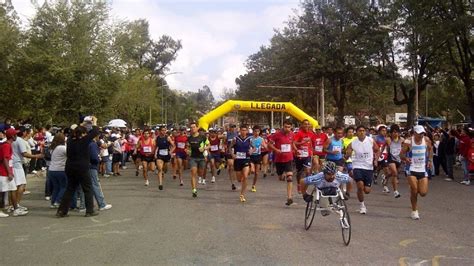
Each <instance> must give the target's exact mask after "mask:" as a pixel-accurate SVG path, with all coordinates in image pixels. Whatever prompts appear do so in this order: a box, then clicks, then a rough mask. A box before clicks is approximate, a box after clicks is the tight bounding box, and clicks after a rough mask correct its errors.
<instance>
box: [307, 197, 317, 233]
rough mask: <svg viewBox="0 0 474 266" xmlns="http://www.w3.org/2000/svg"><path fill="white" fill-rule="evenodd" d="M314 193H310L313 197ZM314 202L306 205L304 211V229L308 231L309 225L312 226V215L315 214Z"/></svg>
mask: <svg viewBox="0 0 474 266" xmlns="http://www.w3.org/2000/svg"><path fill="white" fill-rule="evenodd" d="M314 192H315V191H314V190H313V192H312V193H311V195H312V196H313V197H314V194H315V193H314ZM316 206H317V205H316V202H315V201H314V200H312V201H310V202H308V203H306V211H305V215H304V229H306V230H308V229H309V228H310V227H311V225H312V224H313V220H314V214H315V213H316Z"/></svg>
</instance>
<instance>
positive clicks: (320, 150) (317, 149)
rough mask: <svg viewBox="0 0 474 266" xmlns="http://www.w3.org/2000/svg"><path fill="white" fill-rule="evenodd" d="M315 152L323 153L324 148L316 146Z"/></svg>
mask: <svg viewBox="0 0 474 266" xmlns="http://www.w3.org/2000/svg"><path fill="white" fill-rule="evenodd" d="M314 150H315V151H316V152H322V151H323V146H315V147H314Z"/></svg>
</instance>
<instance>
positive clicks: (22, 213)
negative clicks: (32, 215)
mask: <svg viewBox="0 0 474 266" xmlns="http://www.w3.org/2000/svg"><path fill="white" fill-rule="evenodd" d="M27 214H28V211H25V210H22V209H16V210H14V211H13V216H15V217H16V216H25V215H27Z"/></svg>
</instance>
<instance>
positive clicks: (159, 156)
mask: <svg viewBox="0 0 474 266" xmlns="http://www.w3.org/2000/svg"><path fill="white" fill-rule="evenodd" d="M158 130H159V133H158V137H156V146H157V149H156V166H157V168H158V189H159V190H163V178H164V175H165V174H164V168H165V167H166V164H167V163H169V162H170V161H171V153H173V152H174V149H175V146H174V142H173V140H172V139H171V137H170V136H168V135H167V134H166V127H165V126H161V127H160V128H159V129H158Z"/></svg>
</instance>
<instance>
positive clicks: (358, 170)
mask: <svg viewBox="0 0 474 266" xmlns="http://www.w3.org/2000/svg"><path fill="white" fill-rule="evenodd" d="M356 132H357V133H356V134H357V138H355V139H354V140H353V141H352V142H351V143H350V144H349V146H347V149H346V156H345V157H346V159H347V158H349V157H352V167H353V168H352V173H353V176H354V180H355V181H356V184H357V198H358V199H359V202H360V209H359V213H361V214H366V213H367V208H366V206H365V203H364V193H365V194H369V193H370V190H371V186H372V176H373V172H374V165H375V166H377V158H378V154H379V147H378V145H377V144H376V143H375V141H374V140H373V139H372V138H370V137H367V136H366V135H365V127H364V126H358V127H357V129H356Z"/></svg>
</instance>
